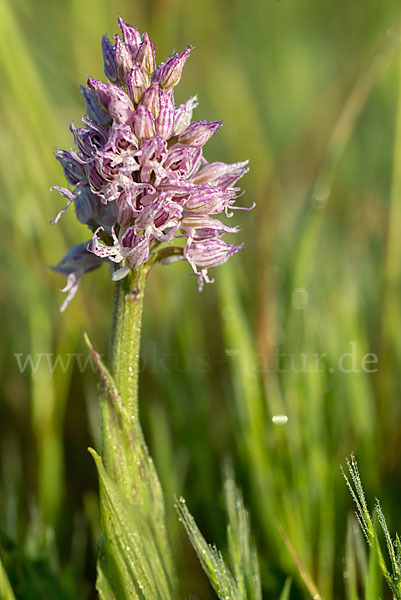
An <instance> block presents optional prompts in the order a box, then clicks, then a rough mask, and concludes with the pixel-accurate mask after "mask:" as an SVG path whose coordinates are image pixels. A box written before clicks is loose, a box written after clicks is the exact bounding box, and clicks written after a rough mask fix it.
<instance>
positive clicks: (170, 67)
mask: <svg viewBox="0 0 401 600" xmlns="http://www.w3.org/2000/svg"><path fill="white" fill-rule="evenodd" d="M192 49H193V46H188V48H187V49H186V50H184V52H181V54H176V55H175V56H171V57H170V58H169V59H167V60H166V62H165V63H164V64H163V65H161V66H160V68H159V69H158V71H157V80H158V82H159V83H160V87H161V88H162V89H164V90H169V89H171V88H172V87H174V86H176V85H177V83H178V82H179V81H180V79H181V75H182V70H183V68H184V65H185V61H186V60H187V58H188V56H189V55H190V53H191V50H192Z"/></svg>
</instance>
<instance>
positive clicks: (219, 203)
mask: <svg viewBox="0 0 401 600" xmlns="http://www.w3.org/2000/svg"><path fill="white" fill-rule="evenodd" d="M119 25H120V28H121V32H122V39H120V38H119V37H118V36H114V39H113V40H112V41H110V40H109V38H108V37H107V36H103V39H102V49H103V57H104V72H105V74H106V77H107V78H108V79H109V82H108V83H104V82H101V81H96V80H95V79H92V78H91V77H89V79H88V87H83V88H82V94H83V96H84V99H85V102H86V116H85V117H84V118H83V119H82V121H83V127H81V128H75V127H74V126H73V125H72V127H71V129H72V133H73V135H74V142H75V146H76V148H75V149H70V151H66V150H59V151H57V152H56V158H57V159H58V160H59V162H60V163H61V165H62V167H63V169H64V173H65V176H66V179H67V181H68V183H69V184H70V186H71V188H72V189H67V188H63V187H59V186H57V187H55V189H57V190H58V191H59V192H60V193H61V195H62V196H64V197H65V198H67V200H68V202H67V205H66V206H65V207H64V208H63V209H62V210H61V211H60V212H59V214H58V215H57V216H56V218H55V219H54V220H53V221H51V223H52V224H55V223H57V222H58V221H59V219H60V217H61V216H62V214H63V213H64V212H65V211H66V210H67V208H68V207H69V205H70V204H74V206H75V212H76V216H77V218H78V220H79V221H80V222H81V223H83V224H85V225H87V226H88V227H89V229H90V230H91V239H90V240H89V242H86V243H83V244H79V245H78V246H76V247H74V248H72V249H71V250H69V251H68V252H67V255H66V256H65V257H64V258H63V259H62V260H61V262H60V263H59V264H58V265H57V266H55V267H54V270H56V271H57V272H59V273H63V274H65V275H67V277H68V283H67V286H66V287H65V288H64V290H63V291H65V292H67V293H68V297H67V299H66V301H65V302H64V303H63V306H62V310H64V308H65V307H66V306H67V304H68V302H69V300H70V299H71V298H72V296H73V295H74V294H75V292H76V289H77V287H78V283H79V280H80V278H81V276H82V275H83V274H84V273H85V272H87V271H90V270H92V269H94V268H96V267H97V266H99V265H101V264H102V263H104V262H107V263H109V264H110V265H112V277H113V279H114V280H118V279H120V278H122V277H124V276H125V275H127V274H128V273H129V271H130V269H137V268H138V267H140V266H141V265H142V264H144V263H146V262H147V261H149V260H150V259H151V258H152V257H153V259H155V253H157V252H160V262H162V263H163V264H168V263H171V262H175V260H177V258H180V259H181V260H187V261H188V263H189V264H190V266H191V267H192V269H193V271H194V273H196V275H197V276H198V281H199V289H200V290H201V289H202V287H203V283H204V282H210V281H212V280H211V279H209V277H208V269H209V268H210V267H215V266H218V265H222V264H223V263H225V262H226V261H227V260H228V259H229V258H230V257H231V256H232V255H233V254H235V253H236V252H237V251H238V250H239V249H240V248H241V247H242V244H229V243H227V242H226V241H224V240H223V239H222V237H223V236H224V235H225V234H232V233H236V232H238V230H239V228H238V227H235V226H234V227H230V226H228V225H227V224H225V223H224V222H223V221H220V220H219V219H218V218H217V216H219V215H224V216H227V217H230V216H232V214H233V213H232V210H233V209H234V208H241V207H237V206H236V205H235V203H236V199H237V198H238V196H239V192H240V190H239V188H238V187H235V184H236V182H237V181H238V179H240V178H241V177H242V176H243V175H244V174H245V173H246V172H247V171H248V166H247V164H248V163H247V161H245V162H239V163H234V164H225V163H222V162H215V163H208V161H207V160H206V159H205V158H204V156H203V148H204V146H205V144H206V143H207V142H208V140H209V139H210V138H211V137H212V136H213V135H214V134H215V133H216V132H217V131H218V130H219V128H220V126H221V122H220V121H211V122H209V121H204V120H202V121H194V122H192V114H193V110H194V109H195V108H196V106H197V104H198V102H197V98H196V97H193V98H191V99H190V100H188V101H187V102H185V103H184V104H181V105H179V106H176V105H175V102H174V89H175V87H176V86H177V84H178V83H179V81H180V79H181V75H182V71H183V68H184V65H185V63H186V61H187V59H188V57H189V55H190V53H191V51H192V46H188V47H187V48H186V50H184V51H183V52H181V53H180V54H174V55H173V56H171V57H170V58H168V59H167V60H166V61H165V62H164V63H161V64H160V65H159V66H156V61H155V47H154V45H153V43H152V42H151V40H150V38H149V36H148V34H147V33H144V34H143V35H141V34H140V33H139V31H138V30H137V29H135V28H134V27H131V26H130V25H128V24H126V23H125V22H124V21H123V19H122V18H121V17H119ZM250 208H252V207H250ZM160 244H168V245H169V246H165V247H164V249H163V252H161V251H160V248H159V246H160ZM169 248H171V255H172V257H173V258H174V260H171V261H170V260H168V255H169Z"/></svg>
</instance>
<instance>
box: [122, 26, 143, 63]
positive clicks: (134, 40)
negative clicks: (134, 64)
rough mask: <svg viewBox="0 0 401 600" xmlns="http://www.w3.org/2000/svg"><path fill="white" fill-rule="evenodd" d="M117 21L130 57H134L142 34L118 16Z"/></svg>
mask: <svg viewBox="0 0 401 600" xmlns="http://www.w3.org/2000/svg"><path fill="white" fill-rule="evenodd" d="M118 22H119V25H120V28H121V31H122V34H123V40H124V44H125V45H126V46H127V48H128V50H129V51H130V52H131V55H132V58H135V56H136V55H137V53H138V50H139V46H140V45H141V43H142V36H141V34H140V33H139V31H138V30H137V29H135V27H132V26H131V25H127V23H125V22H124V21H123V19H122V18H121V17H120V16H119V17H118Z"/></svg>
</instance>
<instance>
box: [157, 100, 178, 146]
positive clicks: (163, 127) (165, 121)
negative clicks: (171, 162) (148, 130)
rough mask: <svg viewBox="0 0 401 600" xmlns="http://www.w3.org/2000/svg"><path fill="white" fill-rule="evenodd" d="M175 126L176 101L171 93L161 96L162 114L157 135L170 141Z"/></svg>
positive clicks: (158, 120)
mask: <svg viewBox="0 0 401 600" xmlns="http://www.w3.org/2000/svg"><path fill="white" fill-rule="evenodd" d="M173 125H174V100H173V95H172V93H170V92H167V93H166V94H161V97H160V113H159V117H158V119H157V121H156V135H159V136H160V137H162V138H164V139H165V140H168V139H169V138H170V137H171V134H172V131H173Z"/></svg>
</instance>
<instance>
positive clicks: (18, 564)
mask: <svg viewBox="0 0 401 600" xmlns="http://www.w3.org/2000/svg"><path fill="white" fill-rule="evenodd" d="M73 597H74V596H73V594H72V593H71V591H70V590H69V589H68V587H67V585H65V583H62V582H61V581H60V579H59V577H57V575H56V574H55V573H54V572H53V571H52V570H51V568H50V565H49V561H48V560H47V559H46V557H43V558H38V559H35V560H32V559H31V558H29V557H28V556H26V555H25V553H24V552H22V551H21V550H20V549H19V548H18V547H17V546H16V545H15V544H14V543H13V542H12V541H11V540H10V539H8V537H7V536H6V535H5V534H4V533H2V532H0V598H1V600H72V598H73Z"/></svg>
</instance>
